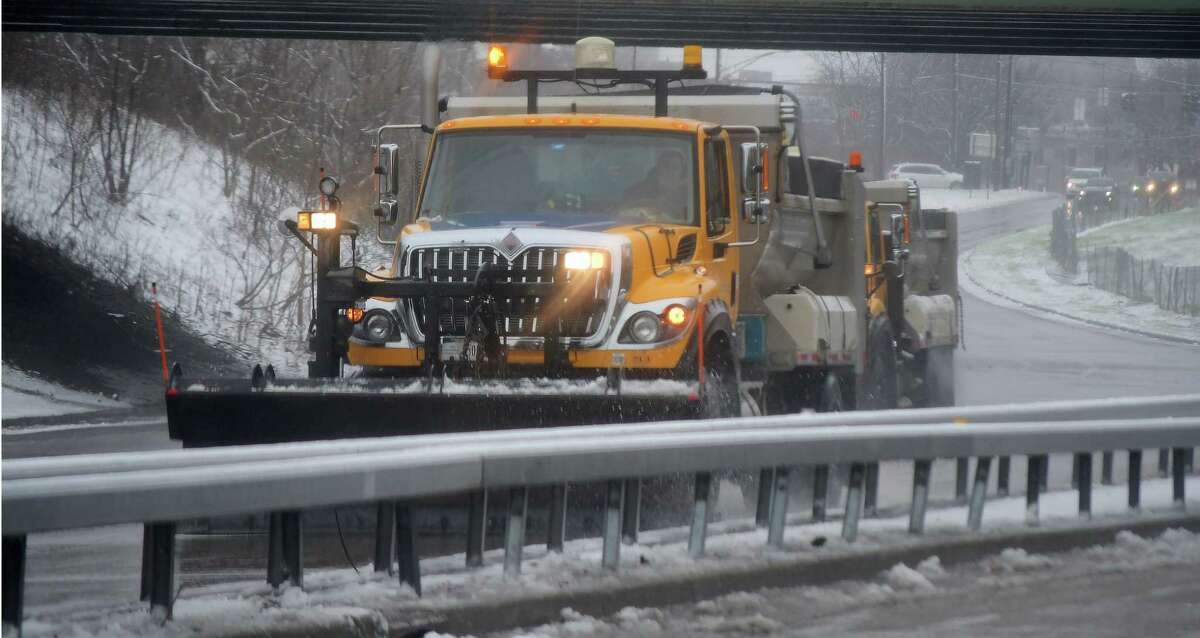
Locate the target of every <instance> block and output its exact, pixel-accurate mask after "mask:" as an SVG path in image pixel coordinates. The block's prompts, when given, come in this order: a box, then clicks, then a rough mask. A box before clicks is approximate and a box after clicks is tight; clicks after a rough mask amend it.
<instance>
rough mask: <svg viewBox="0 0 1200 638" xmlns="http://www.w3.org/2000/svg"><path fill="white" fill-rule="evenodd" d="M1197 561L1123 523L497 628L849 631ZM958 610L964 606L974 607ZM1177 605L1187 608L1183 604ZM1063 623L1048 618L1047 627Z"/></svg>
mask: <svg viewBox="0 0 1200 638" xmlns="http://www.w3.org/2000/svg"><path fill="white" fill-rule="evenodd" d="M1196 565H1200V534H1195V533H1192V532H1189V531H1187V530H1182V529H1168V530H1166V531H1165V532H1163V533H1162V534H1160V535H1158V536H1156V537H1142V536H1138V535H1136V534H1133V533H1130V532H1120V533H1119V534H1118V535H1117V538H1116V542H1114V543H1111V544H1107V545H1096V546H1093V547H1088V548H1082V549H1077V550H1073V551H1069V552H1063V553H1061V554H1055V555H1053V556H1046V555H1041V554H1031V553H1029V552H1027V551H1026V550H1024V549H1020V548H1008V549H1005V550H1003V551H1001V552H1000V553H999V554H996V555H993V556H989V557H987V558H985V559H983V560H981V561H976V562H973V563H967V564H963V565H958V566H956V567H954V568H951V569H943V568H942V566H941V564H940V561H939V560H938V557H937V556H931V557H929V558H927V559H925V560H924V561H922V562H921V563H919V564H917V565H915V566H913V567H910V566H908V565H905V564H903V563H900V564H897V565H895V566H893V567H892V568H890V569H888V570H885V571H884V572H882V573H881V574H879V576H878V577H877V578H876V579H874V580H871V581H855V580H847V581H841V582H838V583H834V584H832V585H828V586H821V587H788V588H781V589H764V590H759V591H755V592H734V593H731V594H727V595H724V596H720V597H718V598H714V599H711V600H705V601H702V602H699V603H694V604H688V605H677V606H673V607H667V608H663V609H656V608H637V607H626V608H624V609H622V610H621V611H620V612H619V613H617V614H614V615H613V616H611V617H607V618H594V617H591V616H587V615H584V614H580V613H579V612H576V611H574V610H572V609H569V608H568V609H564V610H563V611H562V621H561V622H557V623H552V624H546V625H541V626H539V627H533V628H529V629H518V630H514V631H506V632H501V633H498V634H495V636H497V637H501V636H502V637H505V638H518V637H520V638H567V637H574V636H581V635H588V636H601V637H607V636H744V635H776V634H783V635H789V636H791V635H797V634H798V633H801V634H803V635H818V636H819V635H837V634H839V633H851V632H846V631H838V623H840V622H843V621H845V620H848V619H849V618H850V617H853V616H855V615H861V614H870V613H871V612H870V611H869V610H870V608H871V607H873V606H874V607H877V606H880V605H885V606H888V607H887V609H890V608H891V607H892V606H895V605H897V604H899V603H904V602H917V601H920V600H922V599H928V598H935V597H948V596H954V597H957V598H959V599H962V598H963V597H965V596H969V595H970V594H971V593H973V590H985V589H989V590H995V589H1006V588H1012V589H1025V588H1034V587H1038V586H1039V585H1043V584H1049V586H1051V587H1053V586H1054V582H1055V581H1058V580H1062V579H1076V578H1087V577H1089V576H1092V577H1095V576H1097V575H1105V574H1114V573H1130V572H1136V571H1144V570H1152V569H1157V568H1161V567H1172V568H1179V569H1194V568H1195V566H1196ZM985 596H986V594H985ZM958 609H960V610H961V613H962V614H968V615H969V614H970V613H971V612H972V611H973V610H971V609H965V608H962V607H959V608H958ZM882 613H884V614H887V613H889V611H886V610H885V611H883V612H882ZM1183 613H1185V614H1186V613H1187V611H1186V610H1183ZM1095 619H1096V614H1095V613H1089V612H1084V614H1083V617H1082V618H1081V620H1083V621H1084V622H1085V623H1087V622H1095V621H1096V620H1095ZM831 624H832V625H833V626H832V627H831V626H830V625H831ZM1087 626H1088V625H1087V624H1084V625H1082V626H1078V627H1076V630H1081V631H1083V632H1084V633H1087V632H1086V629H1087ZM1061 629H1062V628H1061V627H1054V628H1053V629H1051V633H1054V632H1057V631H1060V630H1061ZM908 632H912V633H915V634H921V633H924V632H923V631H922V627H921V626H909V628H908ZM908 632H905V633H908ZM965 633H967V634H968V635H969V634H970V633H972V632H970V631H967V632H965ZM443 636H444V635H443Z"/></svg>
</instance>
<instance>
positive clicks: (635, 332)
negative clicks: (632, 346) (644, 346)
mask: <svg viewBox="0 0 1200 638" xmlns="http://www.w3.org/2000/svg"><path fill="white" fill-rule="evenodd" d="M660 329H661V324H660V322H659V320H658V315H656V314H654V313H652V312H640V313H638V314H637V315H636V316H634V318H633V319H632V320H630V322H629V336H630V337H633V340H634V341H637V342H638V343H654V342H655V341H658V333H659V330H660Z"/></svg>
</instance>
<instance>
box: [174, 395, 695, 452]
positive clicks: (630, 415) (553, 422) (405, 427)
mask: <svg viewBox="0 0 1200 638" xmlns="http://www.w3.org/2000/svg"><path fill="white" fill-rule="evenodd" d="M166 402H167V424H168V429H169V432H170V436H171V438H172V439H174V440H177V441H180V442H181V443H182V444H183V446H184V447H210V446H221V445H251V444H259V443H285V442H296V441H317V440H326V439H342V438H359V437H373V436H403V435H411V434H440V433H447V432H468V431H481V430H504V429H516V428H532V427H554V426H565V425H590V424H602V423H632V422H639V421H662V420H669V419H687V418H695V417H697V416H699V415H700V413H701V408H700V405H701V402H700V401H699V400H698V396H697V394H696V392H695V388H694V387H690V386H688V385H687V384H683V383H673V382H666V383H664V382H656V383H654V384H650V385H647V386H646V387H643V388H638V387H637V383H636V382H629V381H626V382H625V384H624V386H623V391H622V392H621V393H616V392H613V391H612V390H610V389H606V388H605V385H604V384H603V382H578V381H565V380H556V381H549V380H543V381H533V380H522V381H505V382H477V383H469V384H468V383H457V382H449V381H447V382H446V383H445V384H441V383H439V382H438V381H436V380H435V381H434V383H433V387H432V388H428V386H427V384H426V382H425V381H412V380H393V379H386V380H384V379H369V380H358V379H352V380H327V379H298V380H279V381H272V382H264V381H261V380H260V381H258V382H257V384H255V383H254V382H249V383H248V382H247V380H246V379H236V380H234V379H195V380H192V381H189V382H187V383H180V384H177V385H176V386H174V387H172V388H171V389H170V390H168V391H167V397H166Z"/></svg>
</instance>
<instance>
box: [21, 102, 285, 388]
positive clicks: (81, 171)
mask: <svg viewBox="0 0 1200 638" xmlns="http://www.w3.org/2000/svg"><path fill="white" fill-rule="evenodd" d="M3 112H4V150H3V162H4V171H3V192H4V221H5V223H6V224H14V225H18V226H19V227H20V228H21V229H22V230H23V231H24V232H26V233H27V234H29V235H30V236H33V237H36V238H39V239H41V240H43V241H46V242H48V243H50V244H51V245H54V246H57V247H58V248H60V249H61V250H62V251H63V252H64V253H65V254H68V255H70V256H71V257H72V259H73V260H75V261H76V262H77V263H79V264H81V265H83V266H85V267H87V268H88V269H89V270H91V271H92V272H94V273H96V274H97V276H99V277H101V278H103V279H106V280H109V281H112V282H113V283H116V284H118V285H121V286H123V287H125V288H128V289H130V290H137V291H139V292H140V294H141V295H142V296H143V297H145V298H146V299H147V302H148V301H149V297H150V285H151V283H152V282H157V284H158V289H159V299H160V301H161V303H162V305H163V307H164V308H165V309H167V310H169V311H171V313H172V315H173V316H178V317H179V318H180V319H181V321H182V322H183V323H184V324H186V325H187V327H188V328H189V329H191V331H193V332H194V333H196V334H199V335H201V336H202V337H203V338H204V339H205V341H206V342H208V343H209V344H211V345H213V346H216V347H218V348H220V349H222V350H225V351H231V352H233V353H235V354H237V355H238V356H239V357H240V358H241V359H243V360H246V361H264V362H270V363H274V364H275V366H276V368H280V369H281V371H293V372H294V371H299V370H300V369H301V368H302V365H301V361H302V359H303V356H302V354H301V353H300V349H301V347H302V345H301V342H302V339H301V338H300V335H302V334H303V324H305V323H306V322H307V319H308V317H307V314H306V313H304V312H303V311H301V310H298V308H297V306H298V305H300V304H303V302H304V300H303V299H299V298H298V296H299V295H300V294H301V292H302V289H303V285H302V282H301V269H300V264H301V263H302V262H301V260H302V259H303V258H304V256H303V254H302V252H301V249H300V247H299V246H298V245H296V243H295V242H294V241H289V240H288V239H287V238H285V237H283V236H281V235H280V234H279V233H278V232H277V231H276V230H275V226H274V220H275V219H276V217H277V216H278V212H279V211H280V210H282V209H283V208H285V207H287V206H295V205H297V204H302V203H303V202H302V200H301V199H300V198H301V196H302V194H301V193H297V192H294V190H293V189H291V188H289V187H288V186H287V185H286V184H282V183H280V182H279V181H278V180H275V179H273V178H271V177H269V176H268V177H262V175H263V171H259V172H258V173H256V176H255V177H254V181H253V182H252V180H251V178H250V177H249V175H248V174H249V173H250V170H249V168H248V167H243V168H241V169H240V171H241V173H235V172H234V171H235V170H239V169H234V168H230V167H231V165H232V164H235V162H232V161H231V158H229V157H223V156H222V153H221V150H220V149H217V148H215V147H213V146H211V145H209V144H206V143H204V142H202V141H200V140H198V139H197V138H195V137H193V136H190V135H188V134H185V133H181V132H178V131H174V130H171V129H168V128H166V127H164V126H161V125H159V124H157V123H154V122H152V121H149V120H147V121H145V122H144V123H143V124H142V125H143V126H144V127H145V130H144V132H143V133H142V136H143V138H144V140H145V141H144V142H143V145H142V146H141V147H140V150H139V151H138V156H137V161H136V163H134V164H133V169H132V171H133V172H132V180H131V182H130V184H129V188H128V194H127V195H126V196H125V197H124V200H125V201H123V202H122V201H119V200H120V199H121V198H120V197H110V196H109V192H108V188H106V186H105V183H106V180H105V178H104V171H103V169H102V162H101V149H100V142H99V141H98V139H97V137H98V136H96V135H95V134H93V133H90V132H89V131H88V129H87V128H86V126H85V125H83V124H80V123H79V119H80V118H79V116H78V115H75V116H69V115H64V109H63V107H62V104H61V103H60V101H58V98H55V97H53V96H52V97H48V98H47V97H35V96H33V95H30V94H26V93H23V92H20V91H14V90H5V91H4V93H3ZM241 165H244V162H242V163H241V164H238V166H241ZM167 345H168V347H170V345H171V344H167Z"/></svg>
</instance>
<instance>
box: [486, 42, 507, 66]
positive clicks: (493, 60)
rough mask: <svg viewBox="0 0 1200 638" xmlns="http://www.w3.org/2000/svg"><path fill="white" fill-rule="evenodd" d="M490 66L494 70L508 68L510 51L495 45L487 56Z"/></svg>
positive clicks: (489, 49) (490, 48)
mask: <svg viewBox="0 0 1200 638" xmlns="http://www.w3.org/2000/svg"><path fill="white" fill-rule="evenodd" d="M487 61H488V66H489V67H491V68H494V69H507V68H508V51H505V50H504V47H502V46H499V45H496V44H493V45H492V46H491V47H489V48H488V54H487Z"/></svg>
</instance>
